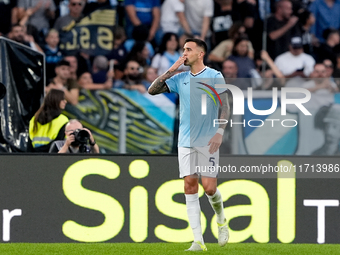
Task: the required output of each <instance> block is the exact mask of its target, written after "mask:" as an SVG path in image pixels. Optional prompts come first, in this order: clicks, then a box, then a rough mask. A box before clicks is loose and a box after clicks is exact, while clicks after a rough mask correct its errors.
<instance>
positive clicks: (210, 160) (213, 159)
mask: <svg viewBox="0 0 340 255" xmlns="http://www.w3.org/2000/svg"><path fill="white" fill-rule="evenodd" d="M209 162H212V166H215V158H214V157H210V158H209Z"/></svg>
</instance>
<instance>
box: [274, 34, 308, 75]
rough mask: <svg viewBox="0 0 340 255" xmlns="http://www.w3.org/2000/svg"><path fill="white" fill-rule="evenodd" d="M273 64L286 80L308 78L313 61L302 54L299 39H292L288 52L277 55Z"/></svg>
mask: <svg viewBox="0 0 340 255" xmlns="http://www.w3.org/2000/svg"><path fill="white" fill-rule="evenodd" d="M275 64H276V66H277V67H278V68H279V70H280V71H281V72H282V73H283V75H284V76H285V77H286V78H293V77H303V78H305V77H309V75H310V74H311V72H312V71H313V68H314V64H315V60H314V58H313V57H312V56H310V55H308V54H306V53H304V52H303V45H302V40H301V37H293V38H292V39H291V43H290V44H289V51H287V52H285V53H283V54H281V55H279V56H278V57H277V58H276V59H275Z"/></svg>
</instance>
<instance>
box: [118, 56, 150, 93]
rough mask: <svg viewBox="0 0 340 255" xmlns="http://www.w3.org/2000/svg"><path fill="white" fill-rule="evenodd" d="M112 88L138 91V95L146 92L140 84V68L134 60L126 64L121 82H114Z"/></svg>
mask: <svg viewBox="0 0 340 255" xmlns="http://www.w3.org/2000/svg"><path fill="white" fill-rule="evenodd" d="M114 87H115V88H124V89H128V90H138V91H139V92H140V93H145V92H146V87H145V86H144V85H143V82H142V73H141V67H140V65H139V64H138V62H136V61H134V60H130V61H128V62H127V64H126V68H125V70H124V76H123V78H122V80H116V82H115V84H114Z"/></svg>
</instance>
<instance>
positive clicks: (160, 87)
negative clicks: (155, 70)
mask: <svg viewBox="0 0 340 255" xmlns="http://www.w3.org/2000/svg"><path fill="white" fill-rule="evenodd" d="M173 74H174V72H171V71H169V70H168V71H167V72H166V73H164V74H162V75H160V76H159V77H158V78H157V79H156V80H154V81H153V83H152V84H151V86H150V87H149V89H148V92H149V94H150V95H157V94H161V93H164V92H166V91H168V88H167V86H166V85H165V81H166V80H167V79H169V78H170V77H171V76H172V75H173Z"/></svg>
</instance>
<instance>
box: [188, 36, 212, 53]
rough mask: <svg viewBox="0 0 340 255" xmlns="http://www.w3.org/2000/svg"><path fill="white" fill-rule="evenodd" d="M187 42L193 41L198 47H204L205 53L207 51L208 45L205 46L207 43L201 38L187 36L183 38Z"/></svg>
mask: <svg viewBox="0 0 340 255" xmlns="http://www.w3.org/2000/svg"><path fill="white" fill-rule="evenodd" d="M187 42H194V43H196V45H197V46H198V47H201V48H203V49H204V53H207V51H208V46H207V44H206V43H205V41H202V40H201V39H197V38H188V39H186V40H185V43H187Z"/></svg>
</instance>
